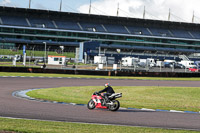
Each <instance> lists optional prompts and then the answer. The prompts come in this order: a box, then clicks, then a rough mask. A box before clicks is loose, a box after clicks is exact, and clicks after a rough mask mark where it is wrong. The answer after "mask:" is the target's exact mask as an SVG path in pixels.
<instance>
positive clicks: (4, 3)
mask: <svg viewBox="0 0 200 133" xmlns="http://www.w3.org/2000/svg"><path fill="white" fill-rule="evenodd" d="M10 4H11V1H10V0H3V1H2V2H0V5H5V6H6V5H10Z"/></svg>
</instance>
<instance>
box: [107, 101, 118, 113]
mask: <svg viewBox="0 0 200 133" xmlns="http://www.w3.org/2000/svg"><path fill="white" fill-rule="evenodd" d="M112 102H113V105H109V106H108V108H109V110H111V111H117V110H118V109H119V107H120V103H119V101H118V100H113V101H112Z"/></svg>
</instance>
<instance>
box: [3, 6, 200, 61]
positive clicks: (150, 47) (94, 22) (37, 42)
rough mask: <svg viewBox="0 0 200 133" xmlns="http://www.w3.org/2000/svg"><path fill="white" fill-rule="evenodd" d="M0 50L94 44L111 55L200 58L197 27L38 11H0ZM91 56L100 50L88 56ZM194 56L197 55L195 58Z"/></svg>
mask: <svg viewBox="0 0 200 133" xmlns="http://www.w3.org/2000/svg"><path fill="white" fill-rule="evenodd" d="M0 34H1V35H0V48H8V47H18V48H21V49H22V46H23V45H27V47H28V48H29V49H31V48H33V47H34V48H35V49H42V50H43V49H44V43H43V42H46V44H47V47H48V48H49V49H56V48H58V47H59V46H64V47H65V49H68V48H70V49H73V50H74V51H75V48H76V47H79V43H80V42H87V41H91V40H93V41H98V42H99V43H100V47H101V49H102V51H106V53H107V54H109V55H119V53H117V52H116V49H120V56H128V55H132V56H137V57H142V56H143V57H144V56H150V57H158V56H159V57H161V56H162V57H163V58H170V57H171V58H174V57H175V56H177V57H178V55H180V54H185V55H187V56H190V57H192V58H193V59H196V58H198V57H194V55H198V54H196V53H200V24H195V23H181V22H170V21H158V20H147V19H137V18H127V17H114V16H103V15H91V14H80V13H70V12H59V11H49V10H38V9H26V8H12V7H3V6H1V7H0ZM91 52H92V53H93V54H94V55H95V54H97V53H98V49H97V50H94V51H91ZM194 53H195V54H194Z"/></svg>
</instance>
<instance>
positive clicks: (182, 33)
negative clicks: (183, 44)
mask: <svg viewBox="0 0 200 133" xmlns="http://www.w3.org/2000/svg"><path fill="white" fill-rule="evenodd" d="M170 31H171V32H172V33H173V35H174V36H175V37H178V38H190V39H192V38H193V37H192V36H191V35H190V34H189V33H188V31H187V30H180V29H170Z"/></svg>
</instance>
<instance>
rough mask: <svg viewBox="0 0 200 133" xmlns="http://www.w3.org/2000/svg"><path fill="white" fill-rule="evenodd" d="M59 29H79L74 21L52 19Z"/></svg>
mask: <svg viewBox="0 0 200 133" xmlns="http://www.w3.org/2000/svg"><path fill="white" fill-rule="evenodd" d="M54 21H55V23H56V25H57V27H58V28H59V29H67V30H81V29H80V27H79V26H78V24H77V22H76V21H63V20H54Z"/></svg>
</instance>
